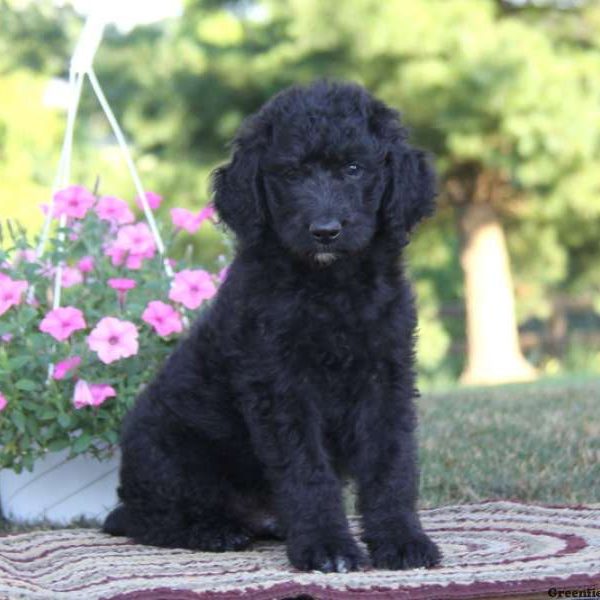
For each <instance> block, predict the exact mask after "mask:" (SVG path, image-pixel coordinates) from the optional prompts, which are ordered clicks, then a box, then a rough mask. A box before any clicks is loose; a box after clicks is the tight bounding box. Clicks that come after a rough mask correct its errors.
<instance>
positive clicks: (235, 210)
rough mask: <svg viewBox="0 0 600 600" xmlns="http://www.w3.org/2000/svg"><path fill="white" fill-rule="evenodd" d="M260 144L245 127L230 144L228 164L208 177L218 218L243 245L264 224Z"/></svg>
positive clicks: (256, 137)
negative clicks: (231, 147) (230, 156)
mask: <svg viewBox="0 0 600 600" xmlns="http://www.w3.org/2000/svg"><path fill="white" fill-rule="evenodd" d="M262 147H263V146H262V144H261V140H260V136H259V135H258V132H256V131H254V130H253V127H252V126H251V125H249V124H247V125H246V127H244V129H243V130H242V131H241V133H240V134H239V135H238V136H237V137H236V139H235V140H234V142H233V148H234V152H233V156H232V158H231V161H230V162H229V163H228V164H226V165H223V166H222V167H218V168H217V169H215V170H214V171H213V173H212V176H211V188H212V193H213V202H214V205H215V208H216V209H217V212H218V214H219V216H220V217H221V219H222V220H223V221H224V222H225V224H226V225H227V226H228V227H229V228H230V229H231V230H232V231H233V232H234V233H235V234H236V236H237V237H238V239H239V240H241V241H243V242H250V243H252V242H254V241H257V239H258V238H259V237H260V236H261V233H262V232H263V231H264V228H265V224H266V214H265V210H266V209H265V201H264V189H263V185H262V180H261V174H260V157H261V154H262Z"/></svg>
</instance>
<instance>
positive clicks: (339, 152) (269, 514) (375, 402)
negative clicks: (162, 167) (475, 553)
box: [104, 82, 440, 571]
mask: <svg viewBox="0 0 600 600" xmlns="http://www.w3.org/2000/svg"><path fill="white" fill-rule="evenodd" d="M213 187H214V202H215V205H216V208H217V210H218V212H219V214H220V216H221V218H222V220H223V221H224V222H225V223H226V224H227V225H228V226H229V227H230V228H231V229H232V230H233V232H234V233H235V234H236V236H237V242H238V247H237V253H236V257H235V260H234V261H233V264H232V265H231V269H230V271H229V276H228V277H227V280H226V281H225V283H224V284H223V285H222V287H221V289H220V290H219V293H218V295H217V297H216V299H215V300H214V302H213V303H212V304H211V306H210V308H209V310H208V311H206V313H205V316H203V317H202V318H201V319H200V320H199V321H198V322H196V324H195V325H194V326H193V328H192V330H191V332H190V333H189V335H188V336H187V338H186V339H184V340H183V341H182V342H181V343H180V345H179V346H178V348H177V349H176V350H175V351H174V353H173V354H172V356H171V357H170V358H169V360H168V361H167V362H166V364H165V366H164V367H163V369H162V371H161V372H160V374H159V375H158V377H157V378H156V379H155V381H153V382H152V383H151V384H150V385H149V386H148V387H147V389H146V390H145V391H144V392H143V393H142V394H141V396H140V398H138V400H137V403H136V405H135V407H134V408H133V410H132V411H131V413H130V414H129V415H128V417H127V418H126V421H125V423H124V427H123V433H122V438H121V448H122V453H123V459H122V466H121V485H120V488H119V495H120V499H121V502H122V504H121V505H120V506H119V507H118V508H117V509H116V510H115V511H113V512H112V514H111V515H110V516H109V517H108V519H107V520H106V523H105V525H104V530H105V531H107V532H108V533H112V534H119V535H127V536H129V537H131V538H133V539H134V540H135V541H137V542H140V543H143V544H152V545H157V546H169V547H183V548H194V549H198V550H209V551H224V550H237V549H241V548H244V547H246V546H247V545H248V544H249V543H250V542H251V541H252V540H253V539H254V538H256V537H260V536H264V535H280V536H282V537H285V539H286V543H287V552H288V556H289V559H290V561H291V563H292V564H293V565H294V566H295V567H297V568H299V569H305V570H309V569H318V570H321V571H346V570H353V569H356V568H358V567H359V566H360V565H361V564H362V563H363V560H364V559H363V556H362V554H361V551H360V550H359V547H358V546H357V544H356V542H355V540H354V539H353V538H352V536H351V534H350V532H349V530H348V524H347V521H346V517H345V515H344V511H343V506H342V492H341V490H342V485H341V478H342V477H344V476H350V477H352V478H354V479H355V480H356V483H357V488H358V504H359V508H360V511H361V513H362V518H363V526H364V541H365V542H366V544H367V547H368V549H369V551H370V555H371V560H372V564H373V565H374V566H376V567H380V568H390V569H402V568H411V567H421V566H426V567H431V566H433V565H435V564H437V563H438V562H439V561H440V553H439V551H438V549H437V547H436V545H435V544H434V543H433V542H432V541H431V540H430V539H429V538H428V537H427V535H426V534H425V533H424V531H423V529H422V527H421V524H420V522H419V517H418V516H417V512H416V498H417V480H418V475H417V458H416V446H415V438H414V430H415V426H416V422H415V409H414V406H413V398H414V397H415V395H416V392H415V381H414V379H415V377H414V364H413V363H414V357H413V341H414V340H413V337H414V329H415V321H416V318H415V309H414V306H413V299H412V295H411V290H410V287H409V285H408V283H407V281H406V279H405V276H404V272H403V268H402V263H401V261H400V254H401V251H402V248H403V247H404V246H405V245H406V244H407V242H408V233H409V232H410V231H411V230H412V228H413V227H414V226H415V224H416V223H417V222H418V221H419V220H420V219H421V218H423V217H424V216H426V215H429V214H430V213H431V212H432V211H433V209H434V202H433V199H434V195H435V189H434V188H435V183H434V175H433V173H432V170H431V168H430V166H429V164H428V163H427V161H426V159H425V156H424V155H423V153H422V152H421V151H419V150H415V149H413V148H411V147H410V146H409V145H408V144H407V142H406V134H405V131H404V129H403V128H402V126H401V125H400V122H399V117H398V114H397V113H396V112H395V111H393V110H391V109H389V108H387V107H386V106H385V105H384V104H383V103H381V102H379V101H377V100H375V99H374V98H373V97H371V96H370V95H369V94H368V93H367V92H366V91H365V90H364V89H362V88H361V87H359V86H356V85H351V84H342V83H327V82H319V83H316V84H313V85H311V86H309V87H293V88H290V89H288V90H286V91H284V92H282V93H280V94H279V95H277V96H275V97H274V98H273V99H272V100H271V101H270V102H268V103H267V104H266V105H265V106H264V107H263V108H262V109H261V110H260V111H259V112H258V113H257V114H256V115H254V116H252V117H250V118H249V119H248V120H247V121H246V122H245V124H244V125H243V127H242V128H241V131H240V132H239V133H238V135H237V137H236V138H235V140H234V153H233V157H232V159H231V162H230V163H229V164H227V165H225V166H223V167H221V168H219V169H217V171H216V172H215V174H214V179H213Z"/></svg>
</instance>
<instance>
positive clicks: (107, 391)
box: [73, 379, 117, 410]
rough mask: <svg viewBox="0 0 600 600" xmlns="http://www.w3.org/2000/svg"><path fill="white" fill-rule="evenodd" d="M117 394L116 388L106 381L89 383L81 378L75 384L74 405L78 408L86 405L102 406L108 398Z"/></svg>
mask: <svg viewBox="0 0 600 600" xmlns="http://www.w3.org/2000/svg"><path fill="white" fill-rule="evenodd" d="M116 395H117V392H115V389H114V388H113V387H112V386H110V385H108V384H106V383H88V382H87V381H85V379H80V380H79V381H78V382H77V383H76V384H75V390H74V392H73V406H75V408H76V409H78V410H79V409H80V408H83V407H84V406H100V405H101V404H102V403H103V402H104V401H105V400H106V399H107V398H110V397H112V396H116Z"/></svg>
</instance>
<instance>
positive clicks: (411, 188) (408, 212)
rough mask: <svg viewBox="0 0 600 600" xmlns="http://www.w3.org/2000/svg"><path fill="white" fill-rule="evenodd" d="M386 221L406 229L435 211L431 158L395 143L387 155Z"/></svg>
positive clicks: (408, 229)
mask: <svg viewBox="0 0 600 600" xmlns="http://www.w3.org/2000/svg"><path fill="white" fill-rule="evenodd" d="M387 158H388V172H389V175H388V177H389V180H388V189H387V193H386V198H385V199H384V210H385V211H386V212H387V215H386V217H387V220H388V222H389V223H390V224H391V225H392V226H394V227H403V228H404V230H405V231H407V232H410V231H412V230H413V229H414V227H415V225H417V223H418V222H419V221H421V219H424V218H425V217H429V216H431V215H432V214H433V212H434V210H435V196H436V177H435V172H434V170H433V166H432V164H431V159H430V158H429V157H428V156H427V154H426V153H425V152H423V151H422V150H418V149H415V148H411V147H410V146H408V145H406V144H405V143H404V142H402V143H397V144H396V145H394V147H392V149H391V151H390V152H389V154H388V157H387Z"/></svg>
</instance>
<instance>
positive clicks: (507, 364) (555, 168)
mask: <svg viewBox="0 0 600 600" xmlns="http://www.w3.org/2000/svg"><path fill="white" fill-rule="evenodd" d="M111 2H113V3H114V10H113V14H114V15H115V18H114V21H113V22H112V23H111V25H110V26H109V27H108V29H107V30H106V32H105V37H104V41H103V43H102V45H101V47H100V49H99V51H98V54H97V56H96V60H95V71H96V73H97V75H98V78H99V80H100V82H101V84H102V85H103V87H104V90H105V93H106V95H107V96H108V99H109V101H110V103H111V105H112V107H113V110H114V111H115V113H116V115H117V117H118V119H119V121H120V122H121V124H122V126H123V127H124V129H125V131H126V134H127V136H128V138H129V140H130V142H131V145H132V149H133V151H134V156H135V159H136V163H137V165H138V168H139V169H140V172H141V175H142V178H143V181H144V183H145V186H146V188H147V189H149V190H153V191H156V192H158V193H160V194H162V195H163V196H164V198H165V202H164V203H163V205H162V206H161V208H160V212H164V213H165V216H166V215H167V213H168V210H169V208H171V207H174V206H185V207H188V208H197V209H199V208H200V207H201V206H203V205H204V204H206V203H207V202H208V200H209V198H208V195H207V194H208V192H207V190H208V174H209V172H210V170H211V169H212V168H214V166H216V165H217V164H219V163H220V162H222V161H223V160H225V159H226V157H227V153H228V149H227V142H228V141H229V140H230V139H231V137H232V135H233V134H234V132H235V131H236V129H237V127H238V126H239V125H240V123H241V121H242V119H243V118H244V117H245V116H246V115H248V114H249V113H251V112H253V111H255V110H256V109H257V108H258V107H259V106H260V105H261V104H262V103H263V102H264V101H265V100H266V99H268V98H269V97H270V96H271V95H272V94H274V93H276V92H277V91H278V90H280V89H282V88H283V87H285V86H288V85H290V84H293V83H303V82H309V81H311V80H313V79H315V78H319V77H324V76H326V77H333V78H341V79H348V80H353V81H356V82H359V83H361V84H363V85H365V86H367V88H369V89H370V90H371V91H372V92H373V93H374V94H375V95H377V96H379V97H380V98H381V99H383V100H384V101H386V102H387V103H389V104H390V105H392V106H394V107H397V108H398V109H400V110H401V112H402V114H403V117H404V121H405V123H406V124H407V125H408V126H409V128H410V130H411V136H412V140H413V142H414V143H415V144H416V145H419V146H421V147H423V148H426V149H427V150H429V151H431V152H432V153H433V154H434V155H435V157H436V163H437V168H438V171H439V174H440V197H439V207H440V208H439V211H438V212H437V214H436V216H435V217H434V218H433V219H431V220H430V221H428V222H427V223H426V224H424V225H423V226H422V227H421V228H420V230H419V231H418V232H417V233H416V234H415V236H414V239H413V242H412V244H411V246H410V247H409V252H408V257H407V260H408V264H409V268H410V271H411V273H412V278H413V280H414V281H415V284H416V288H417V293H418V303H419V311H420V313H419V315H420V337H419V348H418V353H419V362H420V379H421V385H422V387H424V388H426V389H437V388H443V387H447V386H451V385H454V384H455V383H457V382H464V383H471V384H489V383H503V382H512V381H528V380H533V379H537V378H542V377H544V376H557V375H566V376H568V377H573V376H575V377H582V378H585V376H586V375H592V374H598V373H600V3H599V2H597V1H595V0H588V1H586V0H476V1H475V0H411V1H410V2H406V1H402V0H387V1H386V2H381V1H380V0H347V1H346V2H335V3H333V2H322V1H320V0H231V1H221V0H187V1H185V2H180V1H177V0H164V1H147V2H127V1H126V0H122V1H121V2H120V3H118V2H114V1H113V0H111ZM92 5H93V0H88V1H85V0H73V1H72V2H69V1H67V0H48V1H36V2H32V1H28V0H0V217H1V218H2V219H5V218H11V219H16V220H19V221H21V222H22V223H23V224H24V225H25V226H26V228H27V229H28V231H29V232H30V233H31V235H32V237H33V236H34V235H35V234H36V232H37V230H38V228H39V227H40V224H41V221H42V213H41V212H40V211H39V205H40V204H42V203H45V202H48V199H49V194H50V188H51V185H52V180H53V177H54V174H55V172H56V167H57V162H58V153H59V149H60V143H61V138H62V134H63V130H64V121H65V107H66V101H67V98H66V92H67V90H66V79H65V77H66V75H67V70H68V64H69V58H70V55H71V53H72V51H73V48H74V45H75V43H76V40H77V37H78V35H79V33H80V31H81V28H82V24H83V22H84V19H85V16H86V14H87V13H88V12H89V10H90V9H91V7H92ZM82 103H83V105H82V110H81V113H80V116H79V117H78V119H79V120H78V124H77V128H76V142H75V149H74V163H73V177H72V179H73V182H76V183H81V184H84V185H88V186H89V187H92V186H93V185H94V182H95V180H96V178H97V177H99V181H100V193H104V194H111V195H116V196H120V197H122V198H125V199H127V200H129V201H132V200H133V197H134V196H135V191H134V189H133V185H132V183H131V181H130V177H129V175H128V172H127V170H126V168H125V165H124V163H123V162H122V159H121V155H120V153H119V150H118V147H117V146H116V143H115V140H114V138H113V137H112V135H111V133H110V130H109V127H108V124H107V122H106V120H105V118H104V116H103V114H102V112H101V110H100V108H99V106H98V105H97V102H96V100H95V98H94V96H93V94H92V93H91V90H90V88H89V86H87V87H84V96H83V100H82ZM185 244H186V246H187V245H191V246H192V247H193V248H194V253H195V258H196V259H197V261H198V263H199V264H202V265H204V266H206V267H209V268H214V267H215V265H216V261H217V257H218V256H219V255H222V254H224V253H228V252H230V249H229V248H230V245H228V244H227V243H226V240H225V239H224V236H223V232H222V231H221V230H220V229H219V228H215V227H212V226H210V225H208V224H206V225H203V227H202V228H201V230H200V232H199V233H198V234H197V235H196V236H194V237H193V238H191V237H190V238H189V239H187V240H185Z"/></svg>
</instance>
